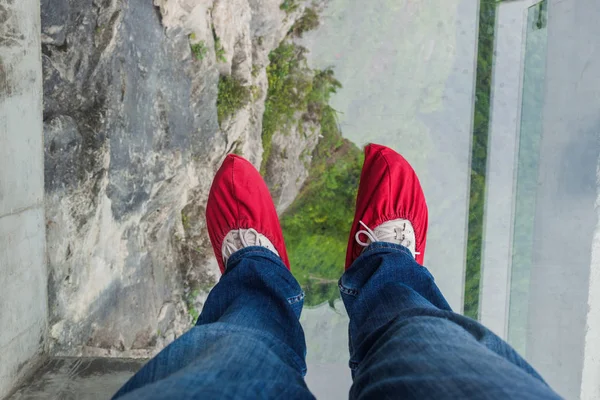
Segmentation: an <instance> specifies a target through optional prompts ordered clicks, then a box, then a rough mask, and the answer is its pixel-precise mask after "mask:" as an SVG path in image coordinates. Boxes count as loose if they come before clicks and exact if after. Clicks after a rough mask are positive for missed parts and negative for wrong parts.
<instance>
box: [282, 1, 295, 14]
mask: <svg viewBox="0 0 600 400" xmlns="http://www.w3.org/2000/svg"><path fill="white" fill-rule="evenodd" d="M298 7H300V4H298V1H297V0H284V1H283V3H281V5H280V6H279V8H280V9H282V10H283V11H285V12H286V14H291V13H293V12H294V11H296V10H297V9H298Z"/></svg>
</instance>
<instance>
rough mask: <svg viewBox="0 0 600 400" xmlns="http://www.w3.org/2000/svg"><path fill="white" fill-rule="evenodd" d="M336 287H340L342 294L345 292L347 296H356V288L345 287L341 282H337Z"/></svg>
mask: <svg viewBox="0 0 600 400" xmlns="http://www.w3.org/2000/svg"><path fill="white" fill-rule="evenodd" d="M338 288H339V289H340V292H342V293H343V294H347V295H349V296H358V290H357V289H350V288H347V287H345V286H344V285H342V284H341V283H338Z"/></svg>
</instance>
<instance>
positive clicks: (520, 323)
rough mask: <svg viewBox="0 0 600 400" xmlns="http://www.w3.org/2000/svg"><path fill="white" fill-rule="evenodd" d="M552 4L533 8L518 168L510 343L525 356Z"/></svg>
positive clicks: (542, 3)
mask: <svg viewBox="0 0 600 400" xmlns="http://www.w3.org/2000/svg"><path fill="white" fill-rule="evenodd" d="M546 10H547V2H546V0H544V1H542V2H541V3H539V4H536V5H535V6H533V7H531V8H529V10H528V17H527V33H526V35H527V36H526V48H525V63H524V77H523V97H522V109H521V132H520V139H519V155H518V164H517V183H516V200H515V220H514V234H513V257H512V271H511V286H510V308H509V327H508V338H509V341H510V342H511V344H512V345H513V346H515V348H516V349H517V350H518V351H520V352H521V353H523V354H524V353H525V337H526V328H527V315H528V308H529V283H530V271H531V266H532V262H533V259H532V254H533V253H532V252H533V240H534V237H533V236H534V217H535V205H536V190H537V185H538V168H539V155H540V141H541V137H542V130H543V116H542V113H543V107H544V95H545V90H544V89H545V77H546V48H547V38H548V29H547V13H546Z"/></svg>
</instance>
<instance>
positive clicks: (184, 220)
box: [181, 211, 191, 231]
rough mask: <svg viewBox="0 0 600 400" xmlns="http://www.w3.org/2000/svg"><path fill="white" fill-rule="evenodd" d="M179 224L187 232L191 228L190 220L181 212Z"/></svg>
mask: <svg viewBox="0 0 600 400" xmlns="http://www.w3.org/2000/svg"><path fill="white" fill-rule="evenodd" d="M181 224H182V225H183V229H184V230H186V231H188V230H190V228H191V225H190V219H189V217H188V216H187V214H186V213H184V212H183V211H181Z"/></svg>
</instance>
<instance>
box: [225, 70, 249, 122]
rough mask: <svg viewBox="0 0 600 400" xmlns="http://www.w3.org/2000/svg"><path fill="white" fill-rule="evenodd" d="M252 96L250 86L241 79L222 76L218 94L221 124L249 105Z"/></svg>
mask: <svg viewBox="0 0 600 400" xmlns="http://www.w3.org/2000/svg"><path fill="white" fill-rule="evenodd" d="M250 97H251V91H250V88H249V87H247V86H245V85H244V84H243V83H242V82H241V81H240V80H239V79H236V78H234V77H232V76H221V77H220V78H219V94H218V96H217V115H218V118H219V125H220V124H222V123H223V121H225V119H227V118H228V117H231V116H232V115H233V114H235V113H236V112H237V111H239V110H241V109H242V108H243V107H244V106H245V105H247V104H248V102H249V101H250Z"/></svg>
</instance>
